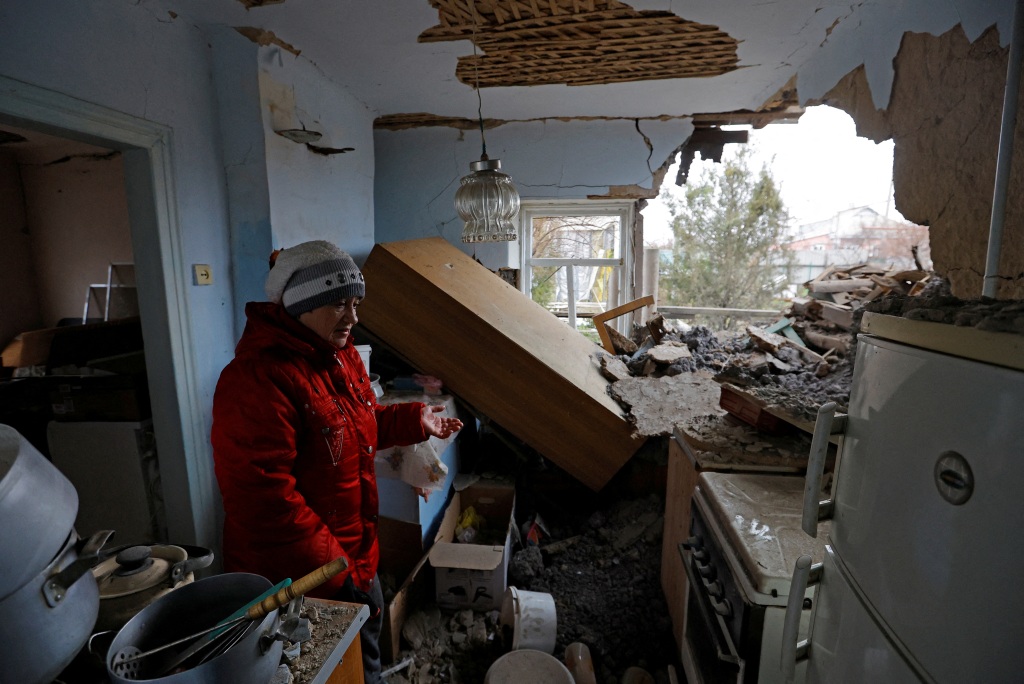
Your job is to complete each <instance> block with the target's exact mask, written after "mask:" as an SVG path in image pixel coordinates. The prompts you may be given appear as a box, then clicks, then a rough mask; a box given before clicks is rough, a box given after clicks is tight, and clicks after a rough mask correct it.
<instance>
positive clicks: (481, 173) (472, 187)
mask: <svg viewBox="0 0 1024 684" xmlns="http://www.w3.org/2000/svg"><path fill="white" fill-rule="evenodd" d="M469 168H470V170H471V171H472V172H473V173H471V174H469V175H468V176H464V177H463V179H462V184H461V185H460V186H459V189H458V190H457V191H456V192H455V210H456V211H457V212H459V216H460V217H461V218H462V220H463V221H465V222H466V226H465V228H464V229H463V231H462V241H463V242H504V241H509V240H515V239H516V226H515V223H513V222H512V219H514V218H515V217H516V214H518V213H519V193H518V192H516V186H515V185H513V183H512V179H511V178H510V177H509V176H508V175H507V174H504V173H502V172H501V171H500V169H501V160H500V159H487V158H486V156H485V157H483V158H481V159H480V161H475V162H471V163H470V165H469Z"/></svg>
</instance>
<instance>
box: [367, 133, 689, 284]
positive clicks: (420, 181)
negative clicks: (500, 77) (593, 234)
mask: <svg viewBox="0 0 1024 684" xmlns="http://www.w3.org/2000/svg"><path fill="white" fill-rule="evenodd" d="M692 131H693V126H692V124H691V123H690V121H689V119H666V120H641V121H639V122H636V121H634V120H631V119H617V120H584V119H576V120H556V119H548V120H539V121H524V122H511V123H506V124H504V125H501V126H497V127H494V128H489V129H487V130H486V131H485V137H486V142H487V154H488V156H489V157H490V158H491V159H496V158H497V159H500V160H501V167H502V171H504V172H505V173H507V174H509V176H511V177H512V181H513V182H514V183H515V185H516V188H517V190H518V191H519V194H520V196H521V197H522V198H523V199H567V200H568V199H585V198H595V197H596V198H610V199H622V198H626V199H632V200H639V199H642V198H649V197H654V196H656V195H657V188H658V187H659V185H660V183H661V175H662V174H663V173H664V170H660V171H659V169H660V167H662V166H663V165H664V163H665V160H666V159H668V158H669V157H670V156H671V155H672V154H673V151H674V150H675V149H676V147H677V146H678V145H680V144H681V143H682V142H683V141H684V140H686V138H687V137H689V135H690V134H691V132H692ZM374 147H375V150H376V177H375V190H374V196H375V198H376V204H375V216H376V241H377V242H390V241H395V240H409V239H415V238H422V237H438V236H440V237H443V238H444V239H446V240H448V241H449V242H451V243H452V244H453V245H456V246H458V247H459V248H460V249H462V250H463V251H465V252H466V253H467V254H471V255H474V256H476V257H477V258H479V259H480V261H481V262H483V264H484V265H485V266H487V267H488V268H490V269H497V268H499V267H505V266H512V267H517V266H518V262H517V261H514V259H515V258H516V254H517V253H516V254H513V252H515V250H516V249H518V247H515V246H514V245H513V246H512V248H510V247H509V245H507V243H506V244H505V245H501V246H495V245H478V246H476V247H474V246H473V245H467V244H463V243H462V242H461V241H460V237H461V234H462V221H461V219H459V216H458V214H457V213H456V212H455V192H456V190H457V189H458V187H459V180H460V179H461V178H462V177H463V176H465V175H467V174H469V173H470V169H469V164H470V162H472V161H476V160H478V159H479V158H480V153H481V139H480V132H479V130H478V129H471V130H466V131H460V130H458V129H455V128H450V127H445V126H423V127H417V128H408V129H403V130H385V129H378V130H377V131H376V132H375V135H374Z"/></svg>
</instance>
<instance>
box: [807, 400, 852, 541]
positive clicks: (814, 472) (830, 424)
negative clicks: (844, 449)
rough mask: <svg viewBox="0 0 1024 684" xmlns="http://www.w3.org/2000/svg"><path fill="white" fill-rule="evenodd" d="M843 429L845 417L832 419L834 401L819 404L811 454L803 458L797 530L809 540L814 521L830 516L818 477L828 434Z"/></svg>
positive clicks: (815, 532)
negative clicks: (805, 458) (801, 503)
mask: <svg viewBox="0 0 1024 684" xmlns="http://www.w3.org/2000/svg"><path fill="white" fill-rule="evenodd" d="M845 427H846V416H845V415H839V416H836V403H835V402H834V401H830V402H827V403H825V404H822V405H821V408H819V409H818V417H817V418H816V419H815V421H814V435H813V436H812V437H811V453H810V454H809V455H808V457H807V476H806V478H804V510H803V516H802V518H801V524H800V527H801V528H802V529H803V531H804V532H806V533H807V534H809V535H811V536H812V537H817V536H818V521H819V520H821V519H823V518H826V517H828V516H829V515H830V513H831V503H832V502H831V500H826V501H821V500H820V499H819V496H820V494H821V477H822V475H823V474H824V472H825V456H826V455H827V454H828V440H829V437H830V436H831V435H834V434H836V433H839V432H842V431H843V429H844V428H845Z"/></svg>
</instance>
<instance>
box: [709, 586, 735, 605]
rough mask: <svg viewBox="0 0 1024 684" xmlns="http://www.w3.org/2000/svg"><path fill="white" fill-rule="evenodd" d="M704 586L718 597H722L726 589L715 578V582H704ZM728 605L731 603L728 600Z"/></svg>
mask: <svg viewBox="0 0 1024 684" xmlns="http://www.w3.org/2000/svg"><path fill="white" fill-rule="evenodd" d="M704 588H705V589H706V590H707V592H708V593H709V594H711V595H712V596H717V597H718V598H721V597H722V593H723V591H724V589H723V588H722V583H721V582H719V581H718V580H715V581H713V582H704ZM726 605H729V604H728V602H726Z"/></svg>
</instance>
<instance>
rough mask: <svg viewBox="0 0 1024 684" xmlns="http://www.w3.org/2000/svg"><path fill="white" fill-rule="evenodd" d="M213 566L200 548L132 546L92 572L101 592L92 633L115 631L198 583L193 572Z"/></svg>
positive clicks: (210, 559)
mask: <svg viewBox="0 0 1024 684" xmlns="http://www.w3.org/2000/svg"><path fill="white" fill-rule="evenodd" d="M212 562H213V552H212V551H210V550H209V549H204V548H201V547H198V546H184V545H170V544H153V545H151V546H145V545H140V546H129V547H128V548H124V549H121V550H120V551H119V552H118V553H117V555H116V556H114V557H112V558H107V559H106V560H105V561H103V562H102V563H100V564H99V565H97V566H96V567H94V568H93V569H92V574H93V577H95V578H96V583H97V585H99V590H100V608H99V615H98V616H97V618H96V627H95V628H94V630H93V631H96V632H102V631H107V630H116V629H120V628H121V627H123V626H124V624H125V623H126V622H128V620H130V619H131V618H132V617H133V616H134V615H135V614H136V613H138V612H139V611H140V610H142V609H143V608H145V607H146V606H148V605H149V604H150V603H152V602H153V601H155V600H156V599H158V598H160V597H161V596H163V595H164V594H166V593H167V592H169V591H172V590H174V589H177V588H178V587H181V586H184V585H185V584H189V583H190V582H192V581H193V580H194V579H195V575H194V574H193V572H194V571H195V570H198V569H200V568H205V567H207V566H209V565H210V564H211V563H212Z"/></svg>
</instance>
